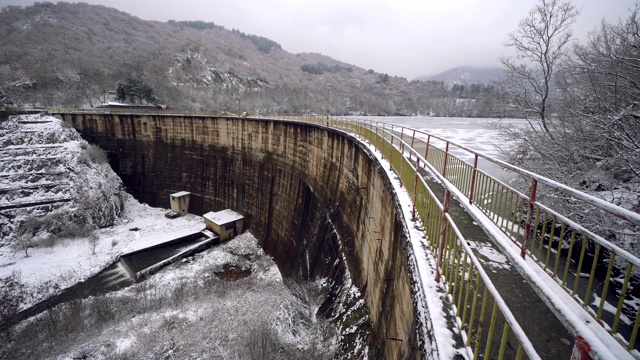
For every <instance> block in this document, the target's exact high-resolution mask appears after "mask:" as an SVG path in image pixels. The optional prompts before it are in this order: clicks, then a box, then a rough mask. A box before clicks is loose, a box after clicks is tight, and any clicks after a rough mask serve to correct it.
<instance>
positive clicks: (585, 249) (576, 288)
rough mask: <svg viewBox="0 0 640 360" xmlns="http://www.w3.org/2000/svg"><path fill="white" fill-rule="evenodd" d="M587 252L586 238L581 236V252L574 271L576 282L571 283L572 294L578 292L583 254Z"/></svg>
mask: <svg viewBox="0 0 640 360" xmlns="http://www.w3.org/2000/svg"><path fill="white" fill-rule="evenodd" d="M586 252H587V237H586V236H585V235H582V250H581V251H580V260H579V261H578V269H577V270H576V281H575V282H574V283H573V293H572V294H571V295H575V294H576V293H577V292H578V284H579V283H580V274H581V273H582V263H583V262H584V254H585V253H586Z"/></svg>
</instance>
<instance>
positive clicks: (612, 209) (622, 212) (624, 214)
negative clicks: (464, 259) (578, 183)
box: [347, 119, 640, 225]
mask: <svg viewBox="0 0 640 360" xmlns="http://www.w3.org/2000/svg"><path fill="white" fill-rule="evenodd" d="M347 121H352V120H350V119H347ZM360 121H365V122H369V123H373V120H367V119H360ZM378 122H379V123H382V124H389V125H395V124H391V123H385V122H382V121H378ZM401 128H404V129H410V130H412V131H413V130H415V131H416V133H420V134H424V135H428V136H430V137H432V138H436V139H438V140H441V141H444V142H448V143H449V144H451V145H454V146H456V147H458V148H460V149H463V150H465V151H468V152H470V153H472V154H473V155H478V157H480V158H483V159H485V160H487V161H489V162H492V163H494V164H496V165H499V166H501V167H503V168H505V169H508V170H511V171H513V172H515V173H518V174H520V175H524V176H526V177H530V178H532V179H535V180H536V181H538V182H539V183H543V184H545V185H547V186H551V187H552V188H554V189H556V190H559V191H561V192H563V193H565V194H567V195H571V196H573V197H575V198H576V199H579V200H582V201H585V202H587V203H589V204H591V205H593V206H595V207H597V208H599V209H602V210H606V211H607V212H609V213H611V214H613V215H616V216H618V217H620V218H622V219H624V220H627V221H629V222H631V223H633V224H634V225H640V214H638V213H635V212H633V211H631V210H628V209H625V208H623V207H621V206H618V205H615V204H612V203H609V202H606V201H604V200H602V199H599V198H597V197H595V196H593V195H590V194H587V193H585V192H582V191H580V190H577V189H574V188H572V187H570V186H568V185H565V184H563V183H561V182H558V181H555V180H553V179H549V178H547V177H544V176H542V175H539V174H536V173H534V172H531V171H529V170H526V169H523V168H521V167H518V166H515V165H512V164H509V163H508V162H505V161H503V160H500V159H496V158H494V157H491V156H489V155H487V154H484V153H482V152H480V151H476V150H473V149H471V148H469V147H467V146H465V145H462V144H459V143H457V142H454V141H451V140H448V139H446V138H444V137H442V136H439V135H436V134H431V133H428V132H425V131H422V130H419V129H413V128H410V127H408V126H401ZM461 160H462V159H461ZM462 161H464V160H462Z"/></svg>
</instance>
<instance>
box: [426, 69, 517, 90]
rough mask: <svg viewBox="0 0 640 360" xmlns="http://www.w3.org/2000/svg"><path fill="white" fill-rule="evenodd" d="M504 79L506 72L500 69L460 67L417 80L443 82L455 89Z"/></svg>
mask: <svg viewBox="0 0 640 360" xmlns="http://www.w3.org/2000/svg"><path fill="white" fill-rule="evenodd" d="M504 77H505V74H504V70H503V69H502V68H499V67H491V68H475V67H471V66H458V67H455V68H453V69H449V70H447V71H443V72H441V73H439V74H436V75H431V76H418V77H417V78H416V80H420V81H443V82H444V83H445V84H447V86H448V87H453V85H464V86H471V85H472V84H483V85H491V84H492V83H495V82H498V81H500V80H503V79H504Z"/></svg>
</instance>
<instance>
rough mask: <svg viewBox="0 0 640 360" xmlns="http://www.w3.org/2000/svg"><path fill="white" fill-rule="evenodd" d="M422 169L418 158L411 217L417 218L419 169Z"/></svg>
mask: <svg viewBox="0 0 640 360" xmlns="http://www.w3.org/2000/svg"><path fill="white" fill-rule="evenodd" d="M419 168H420V159H418V158H416V177H415V179H414V180H413V201H412V202H411V205H413V209H412V211H411V217H412V218H414V219H415V218H416V203H417V202H418V169H419Z"/></svg>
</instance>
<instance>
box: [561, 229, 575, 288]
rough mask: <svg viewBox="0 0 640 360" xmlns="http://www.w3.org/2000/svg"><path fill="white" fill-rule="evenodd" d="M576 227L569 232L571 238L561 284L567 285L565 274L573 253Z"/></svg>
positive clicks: (567, 271)
mask: <svg viewBox="0 0 640 360" xmlns="http://www.w3.org/2000/svg"><path fill="white" fill-rule="evenodd" d="M576 233H577V231H576V229H573V232H572V233H571V240H570V241H569V252H568V253H567V262H566V264H565V266H564V275H563V276H562V286H564V287H566V286H567V275H569V267H570V265H571V255H573V245H574V244H575V242H576Z"/></svg>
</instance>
